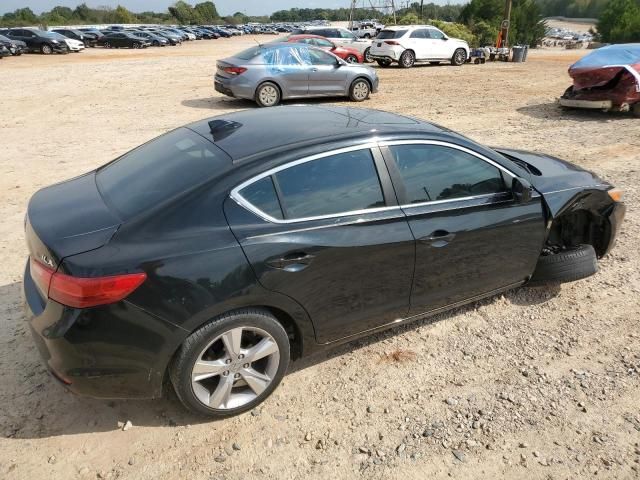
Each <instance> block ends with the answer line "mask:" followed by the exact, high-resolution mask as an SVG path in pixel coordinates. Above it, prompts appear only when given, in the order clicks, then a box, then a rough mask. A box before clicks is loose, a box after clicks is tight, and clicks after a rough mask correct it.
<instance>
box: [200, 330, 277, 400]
mask: <svg viewBox="0 0 640 480" xmlns="http://www.w3.org/2000/svg"><path fill="white" fill-rule="evenodd" d="M279 364H280V350H279V349H278V344H277V343H276V341H275V340H274V339H273V337H272V336H271V335H269V334H268V333H267V332H265V331H264V330H262V329H260V328H256V327H236V328H232V329H231V330H227V331H226V332H224V333H222V334H221V335H219V336H217V337H216V338H215V339H214V340H213V341H212V342H211V343H209V345H207V347H206V348H205V349H204V350H203V351H202V352H201V353H200V355H199V356H198V359H197V360H196V362H195V364H194V365H193V369H192V372H191V386H192V388H193V393H194V394H195V396H196V397H197V398H198V400H199V401H200V402H202V403H203V404H204V405H206V406H207V407H209V408H213V409H217V410H228V409H232V408H238V407H242V406H243V405H246V404H247V403H249V402H251V401H253V400H255V399H256V398H257V397H259V396H260V395H261V394H262V393H263V392H264V391H265V390H266V389H267V387H268V386H269V385H270V384H271V381H272V380H273V378H274V376H275V375H276V372H277V371H278V365H279Z"/></svg>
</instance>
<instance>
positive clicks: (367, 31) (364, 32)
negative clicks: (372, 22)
mask: <svg viewBox="0 0 640 480" xmlns="http://www.w3.org/2000/svg"><path fill="white" fill-rule="evenodd" d="M351 32H353V34H354V35H355V36H356V37H358V38H373V37H375V36H376V35H377V34H378V31H377V30H376V29H375V27H373V26H367V25H359V26H356V27H353V28H352V29H351Z"/></svg>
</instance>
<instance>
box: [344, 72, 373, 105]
mask: <svg viewBox="0 0 640 480" xmlns="http://www.w3.org/2000/svg"><path fill="white" fill-rule="evenodd" d="M370 93H371V87H369V82H367V81H366V80H365V79H363V78H358V79H357V80H355V81H354V82H353V83H352V84H351V88H349V98H350V99H351V100H353V101H354V102H363V101H365V100H366V99H367V98H369V94H370Z"/></svg>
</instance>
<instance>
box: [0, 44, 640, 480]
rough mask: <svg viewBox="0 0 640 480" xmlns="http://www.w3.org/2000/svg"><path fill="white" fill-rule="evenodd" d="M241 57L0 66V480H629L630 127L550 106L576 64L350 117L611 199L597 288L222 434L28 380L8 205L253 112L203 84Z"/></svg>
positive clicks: (398, 345) (408, 329)
mask: <svg viewBox="0 0 640 480" xmlns="http://www.w3.org/2000/svg"><path fill="white" fill-rule="evenodd" d="M252 42H253V40H252V39H251V38H250V37H244V38H241V39H240V38H236V39H230V40H218V41H215V42H213V41H212V42H207V41H203V42H197V43H193V44H187V45H184V46H182V47H179V48H178V47H175V48H165V49H149V50H146V51H120V50H118V51H105V50H90V51H86V52H83V53H81V54H78V55H68V56H64V57H43V56H40V55H30V56H23V57H21V58H9V59H5V60H3V61H2V62H1V65H0V69H1V71H2V73H3V78H4V83H3V84H4V85H5V87H3V89H2V95H0V111H1V112H2V116H1V117H0V118H1V119H0V127H1V129H0V142H1V148H0V165H1V174H2V175H1V176H0V198H1V201H0V215H1V217H2V219H3V221H2V224H1V225H0V252H1V254H2V265H3V267H4V268H3V269H2V270H1V271H0V299H1V303H0V317H1V321H0V385H1V386H2V387H1V389H0V478H9V479H14V478H25V479H38V478H87V479H89V478H113V479H115V478H156V479H169V478H194V479H209V478H211V479H240V478H252V477H258V476H260V477H261V478H274V479H276V478H277V479H279V478H292V479H293V478H304V479H308V478H317V477H323V478H385V479H388V478H441V477H452V478H474V479H478V478H497V477H507V478H527V479H538V478H540V479H565V478H567V479H568V478H571V479H573V478H578V477H580V478H582V477H592V476H594V477H596V478H620V479H627V478H640V474H639V473H638V472H639V470H640V464H639V463H638V462H640V407H639V405H640V379H639V372H640V349H639V346H640V337H639V335H640V329H639V328H638V327H639V326H640V301H639V299H640V261H639V257H638V253H639V252H638V250H639V248H640V247H639V242H638V239H637V238H638V233H639V232H640V225H639V223H640V212H639V211H638V207H637V205H638V196H639V189H638V184H639V183H640V120H638V119H634V118H631V117H630V116H628V115H624V114H602V113H598V112H595V113H580V112H563V111H561V110H560V109H559V108H558V107H557V106H556V105H555V103H554V99H555V97H557V96H558V95H559V94H561V93H562V92H563V91H564V89H565V88H566V87H567V86H568V84H569V81H568V77H567V75H566V70H567V67H568V66H569V64H570V63H572V62H573V61H574V60H575V59H576V58H578V57H579V56H580V55H582V54H584V52H579V51H578V52H576V51H572V52H565V51H550V50H546V51H534V52H531V53H530V57H529V60H528V62H527V63H525V64H500V63H497V64H487V65H483V66H472V65H468V66H464V67H462V68H455V67H451V66H439V67H433V66H422V67H417V68H413V69H411V70H401V69H397V68H392V69H387V70H382V71H381V72H380V75H381V91H380V93H378V94H376V95H373V96H372V98H371V100H369V101H368V102H366V103H365V104H364V106H366V107H372V108H381V109H386V110H389V111H393V112H400V113H405V114H410V115H415V116H417V117H421V118H425V119H430V120H433V121H435V122H437V123H440V124H442V125H445V126H447V127H449V128H452V129H454V130H457V131H460V132H461V133H464V134H466V135H469V136H470V137H472V138H473V139H475V140H478V141H481V142H484V143H487V144H490V145H503V146H508V147H517V148H522V149H535V150H540V151H543V152H547V153H550V154H554V155H556V156H559V157H563V158H566V159H568V160H570V161H572V162H575V163H576V164H578V165H581V166H583V167H586V168H589V169H592V170H595V171H596V172H598V173H599V174H601V175H602V176H603V177H604V178H606V179H607V180H609V181H611V182H613V183H614V184H615V185H617V186H619V187H621V188H623V189H624V190H625V192H626V201H627V205H628V213H627V219H626V222H625V223H624V225H623V229H622V233H621V235H620V237H619V241H618V245H617V247H616V248H615V249H614V251H613V253H612V254H611V255H609V256H607V257H606V258H604V259H603V260H602V261H601V262H600V269H601V271H600V273H598V275H596V276H594V277H591V278H589V279H586V280H584V281H580V282H577V283H573V284H567V285H564V286H562V287H561V288H560V287H558V288H548V289H529V288H523V289H520V290H518V291H514V292H509V293H507V294H505V295H502V296H499V297H495V298H492V299H489V300H486V301H483V302H480V303H477V304H474V305H471V306H468V307H465V308H462V309H458V310H455V311H452V312H449V313H446V314H442V315H439V316H437V317H434V318H431V319H428V320H423V321H418V322H416V323H414V324H411V325H408V326H405V327H403V328H399V329H396V330H394V331H391V332H387V333H384V334H379V335H376V336H373V337H370V338H367V339H365V340H361V341H359V342H356V343H352V344H350V345H346V346H342V347H340V348H338V349H336V350H334V351H331V352H329V353H328V354H324V355H321V356H319V357H316V358H312V359H306V360H303V361H299V362H297V363H295V364H294V365H293V367H292V369H291V372H290V373H289V375H288V376H287V377H285V380H284V382H283V384H282V385H281V386H280V388H278V389H277V391H276V393H275V394H274V395H273V396H272V397H271V398H270V399H269V400H268V401H267V402H266V403H265V404H263V406H261V407H260V408H258V409H257V410H254V411H252V412H251V413H247V414H245V415H242V416H240V417H237V418H233V419H228V420H224V421H217V422H211V421H204V420H203V419H201V418H197V417H194V416H191V415H189V414H187V413H185V412H184V411H183V409H182V408H181V407H180V405H179V404H178V403H177V400H176V399H175V397H174V396H172V395H169V396H168V398H166V399H162V400H156V401H147V402H131V401H129V402H126V401H111V402H106V401H97V400H92V399H86V398H78V397H75V396H73V395H71V394H69V393H67V392H66V391H64V390H63V389H62V388H61V387H60V386H59V385H58V384H57V383H55V382H54V381H53V380H52V379H51V378H50V377H49V375H48V374H47V373H46V372H45V369H44V368H43V366H42V365H41V363H40V359H39V357H38V354H37V352H36V350H35V347H34V345H33V343H32V340H31V338H30V335H29V333H28V329H27V327H26V325H25V323H24V316H23V313H22V306H21V303H22V299H21V287H20V279H21V274H22V269H23V267H24V262H25V258H26V247H25V244H24V235H23V219H24V213H25V208H26V203H27V201H28V199H29V197H30V196H31V195H32V194H33V192H35V191H36V190H37V189H38V188H40V187H42V186H45V185H48V184H51V183H53V182H56V181H59V180H63V179H66V178H69V177H72V176H74V175H78V174H80V173H83V172H85V171H87V170H90V169H93V168H95V167H97V166H99V165H101V164H103V163H105V162H106V161H108V160H110V159H112V158H114V157H115V156H117V155H119V154H121V153H123V152H125V151H127V150H128V149H130V148H132V147H134V146H137V145H138V144H140V143H142V142H143V141H146V140H148V139H150V138H152V137H154V136H156V135H158V134H160V133H163V132H165V131H166V130H168V129H170V128H173V127H176V126H179V125H181V124H183V123H185V122H188V121H192V120H196V119H200V118H203V117H206V116H212V115H217V114H220V113H224V112H226V111H232V110H238V109H246V108H254V107H253V105H252V104H251V103H249V102H244V101H236V100H232V99H227V98H223V97H221V96H220V95H218V94H217V93H215V92H214V91H213V86H212V79H211V75H212V73H213V71H214V69H215V59H216V58H221V57H224V56H227V55H229V54H231V53H233V52H235V51H238V50H240V49H241V48H245V47H247V46H249V45H250V44H252ZM337 103H343V102H340V101H339V102H337ZM126 422H129V423H126Z"/></svg>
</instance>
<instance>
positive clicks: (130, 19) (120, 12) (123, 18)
mask: <svg viewBox="0 0 640 480" xmlns="http://www.w3.org/2000/svg"><path fill="white" fill-rule="evenodd" d="M113 18H114V20H113V23H136V20H137V19H136V17H135V15H133V14H132V13H131V12H130V11H129V10H127V9H126V8H124V7H123V6H122V5H118V6H117V7H116V10H115V12H114V16H113Z"/></svg>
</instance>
